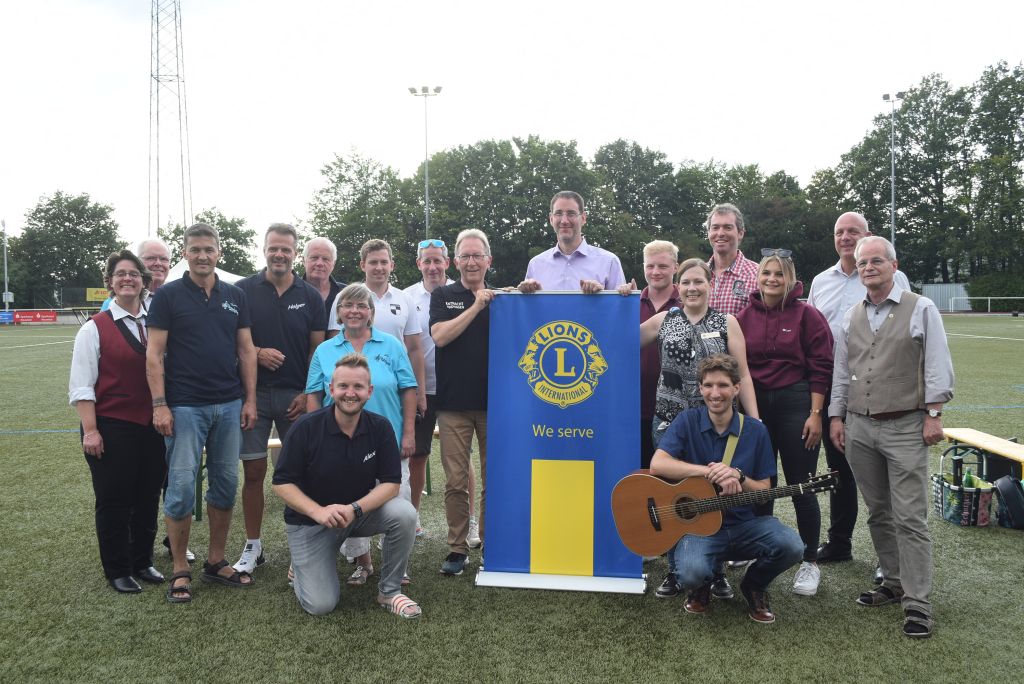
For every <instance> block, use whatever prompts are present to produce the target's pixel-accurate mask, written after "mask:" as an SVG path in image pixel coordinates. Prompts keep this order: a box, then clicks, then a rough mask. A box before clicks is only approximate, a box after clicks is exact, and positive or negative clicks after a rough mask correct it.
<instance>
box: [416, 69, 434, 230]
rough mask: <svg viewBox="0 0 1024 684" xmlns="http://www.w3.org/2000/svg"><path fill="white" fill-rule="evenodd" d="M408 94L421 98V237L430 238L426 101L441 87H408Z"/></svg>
mask: <svg viewBox="0 0 1024 684" xmlns="http://www.w3.org/2000/svg"><path fill="white" fill-rule="evenodd" d="M409 94H410V95H412V96H413V97H422V98H423V216H424V227H423V237H425V238H429V237H430V146H429V134H430V127H429V126H428V120H427V99H428V98H431V97H437V96H438V95H440V94H441V86H434V88H433V90H431V89H430V88H428V87H427V86H423V87H422V88H420V89H419V90H416V88H413V87H410V88H409Z"/></svg>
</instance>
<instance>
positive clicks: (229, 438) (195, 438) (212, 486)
mask: <svg viewBox="0 0 1024 684" xmlns="http://www.w3.org/2000/svg"><path fill="white" fill-rule="evenodd" d="M241 414H242V400H241V399H235V400H234V401H229V402H227V403H224V404H207V405H205V406H172V407H171V415H172V416H173V417H174V434H173V435H172V436H170V437H165V438H164V441H165V443H166V445H167V493H166V494H164V513H165V514H166V515H167V517H169V518H171V519H172V520H183V519H185V518H186V517H188V516H189V515H191V514H192V511H193V510H194V509H195V503H196V477H197V476H198V474H199V466H200V463H201V461H202V458H203V448H204V447H205V448H206V476H207V482H208V486H207V488H206V503H208V504H209V505H211V506H213V507H214V508H219V509H222V510H230V509H231V508H232V507H233V506H234V505H235V490H236V489H237V488H238V450H239V448H240V446H241V442H242V428H241Z"/></svg>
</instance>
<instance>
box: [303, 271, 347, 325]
mask: <svg viewBox="0 0 1024 684" xmlns="http://www.w3.org/2000/svg"><path fill="white" fill-rule="evenodd" d="M327 279H328V281H329V282H330V283H331V291H330V292H329V293H328V294H327V299H325V300H323V301H322V302H321V305H322V306H323V307H324V315H325V316H327V322H328V323H330V322H331V321H333V320H335V319H334V318H333V316H334V315H335V312H334V310H333V309H331V307H332V306H333V305H334V300H335V299H336V298H337V296H338V293H339V292H341V291H342V290H344V289H345V283H339V282H338V281H337V280H335V279H334V276H327ZM302 282H304V283H306V284H307V285H309V281H308V280H306V276H305V275H303V276H302ZM310 287H313V286H312V285H310ZM313 291H314V292H316V294H317V296H318V297H319V296H320V290H318V289H316V288H315V287H313Z"/></svg>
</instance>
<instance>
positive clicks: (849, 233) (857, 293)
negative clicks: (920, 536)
mask: <svg viewBox="0 0 1024 684" xmlns="http://www.w3.org/2000/svg"><path fill="white" fill-rule="evenodd" d="M868 235H871V231H870V230H868V222H867V220H866V219H865V218H864V216H863V215H861V214H858V213H857V212H855V211H848V212H846V213H845V214H843V215H842V216H840V217H839V218H838V219H837V220H836V226H835V231H834V234H833V237H834V239H835V247H836V253H837V254H838V255H839V262H838V263H836V265H835V266H833V267H832V268H829V269H827V270H825V271H822V272H821V273H819V274H818V275H816V276H815V277H814V281H813V282H812V283H811V290H810V293H809V294H808V295H807V303H808V304H810V305H811V306H813V307H814V308H815V309H817V310H818V311H820V312H821V313H822V315H823V316H825V319H826V320H827V321H828V324H829V327H830V328H832V339H839V336H840V334H842V328H843V315H844V314H846V312H847V311H849V310H850V307H851V306H853V305H854V304H856V303H857V302H860V301H863V300H864V297H865V295H867V288H865V287H864V283H862V282H861V281H860V276H859V275H858V274H857V266H856V264H855V263H854V258H853V250H854V248H855V247H856V246H857V241H858V240H860V239H861V238H863V237H867V236H868ZM893 278H894V280H895V281H896V283H897V284H898V285H899V286H900V287H901V288H903V289H904V290H907V291H909V290H910V283H909V282H907V277H906V276H905V275H903V271H896V272H895V273H894V274H893ZM824 413H825V415H828V402H827V401H826V403H825V408H824ZM822 441H823V442H824V443H825V459H826V460H827V461H828V468H829V470H834V471H836V472H837V473H838V474H839V476H838V480H839V486H838V488H836V489H835V490H833V491H831V492H829V496H828V498H829V511H830V512H829V515H830V518H831V525H830V526H829V528H828V541H826V542H825V543H824V544H822V545H821V546H819V547H818V562H819V563H835V562H839V561H847V560H852V559H853V553H852V548H853V547H852V543H851V539H852V538H853V528H854V526H855V525H856V524H857V506H858V504H857V482H856V481H855V480H854V479H853V471H852V470H850V464H849V463H848V462H847V461H846V455H845V454H843V452H841V451H840V450H839V449H837V448H836V445H835V444H833V443H832V440H831V439H823V440H822ZM875 581H876V583H878V584H880V583H881V582H882V574H881V572H878V571H877V569H876V576H875Z"/></svg>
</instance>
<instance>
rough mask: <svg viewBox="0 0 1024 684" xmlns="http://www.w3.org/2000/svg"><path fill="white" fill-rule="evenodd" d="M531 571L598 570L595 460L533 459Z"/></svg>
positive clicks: (570, 572)
mask: <svg viewBox="0 0 1024 684" xmlns="http://www.w3.org/2000/svg"><path fill="white" fill-rule="evenodd" d="M530 502H531V503H530V572H537V573H545V574H549V575H593V574H594V462H593V461H545V460H539V459H535V460H534V461H533V472H532V482H531V493H530Z"/></svg>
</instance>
